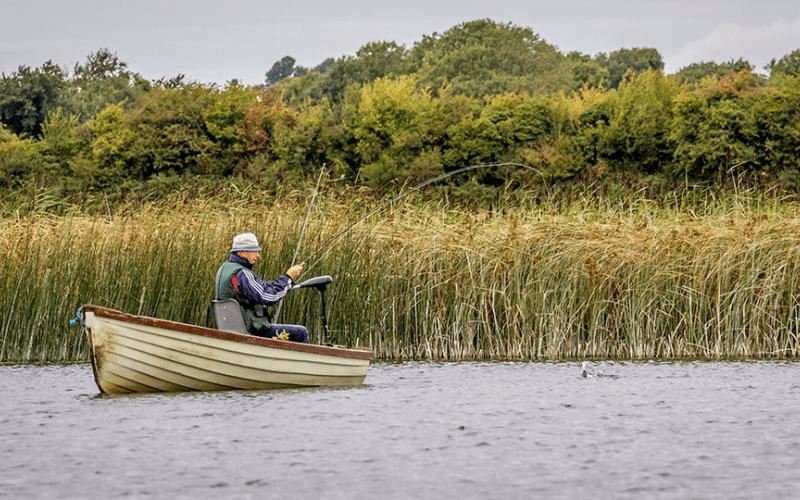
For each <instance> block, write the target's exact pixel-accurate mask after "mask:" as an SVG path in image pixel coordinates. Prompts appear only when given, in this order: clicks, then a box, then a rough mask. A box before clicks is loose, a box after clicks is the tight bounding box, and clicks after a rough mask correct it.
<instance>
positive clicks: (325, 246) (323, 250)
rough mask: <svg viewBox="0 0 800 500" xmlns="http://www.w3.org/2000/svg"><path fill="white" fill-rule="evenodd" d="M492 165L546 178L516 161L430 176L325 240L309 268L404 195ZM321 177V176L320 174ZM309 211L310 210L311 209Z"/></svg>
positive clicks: (479, 165) (474, 166) (312, 256)
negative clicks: (346, 236)
mask: <svg viewBox="0 0 800 500" xmlns="http://www.w3.org/2000/svg"><path fill="white" fill-rule="evenodd" d="M490 167H516V168H524V169H527V170H531V171H533V172H536V173H537V174H538V175H539V176H540V177H542V179H543V180H544V178H545V177H544V174H542V172H540V171H539V170H538V169H536V168H534V167H531V166H530V165H525V164H524V163H515V162H499V163H482V164H478V165H470V166H468V167H462V168H459V169H457V170H453V171H451V172H447V173H444V174H441V175H439V176H436V177H432V178H430V179H428V180H426V181H424V182H422V183H420V184H417V185H416V186H414V187H412V188H409V189H408V190H406V191H403V192H401V193H400V194H398V195H397V196H395V197H394V198H392V199H390V200H388V201H386V202H384V203H382V204H380V205H378V206H377V207H376V208H374V209H373V210H371V211H370V212H369V213H367V214H366V215H365V216H363V217H361V218H360V219H358V220H357V221H355V222H353V223H352V224H350V225H349V226H347V227H346V228H344V229H343V230H342V231H340V232H339V233H337V234H336V235H335V236H333V238H331V239H330V240H328V241H327V242H325V244H323V245H322V247H320V249H319V250H317V251H316V252H314V253H313V254H312V255H311V257H310V258H309V259H308V260H309V261H313V262H312V264H311V265H309V266H308V269H312V268H313V267H314V266H316V265H317V264H319V263H320V261H321V260H322V259H323V258H324V257H325V255H326V254H327V252H328V250H330V248H331V246H332V245H333V244H334V243H335V242H337V241H338V240H339V239H340V238H342V237H343V236H344V235H346V234H347V233H348V232H350V230H351V229H353V227H355V226H357V225H358V224H360V223H362V222H364V221H365V220H367V219H369V218H370V217H372V216H373V215H375V214H377V213H379V212H380V211H382V210H383V209H384V208H386V207H388V206H390V205H393V204H394V203H396V202H397V201H398V200H399V199H401V198H403V197H405V196H407V195H409V194H411V193H414V192H416V191H419V190H420V189H422V188H424V187H425V186H428V185H430V184H433V183H435V182H439V181H441V180H444V179H447V178H448V177H451V176H453V175H457V174H461V173H464V172H469V171H471V170H478V169H480V168H490ZM320 178H321V176H320ZM317 189H319V181H318V182H317ZM315 195H316V193H315ZM312 203H313V200H312ZM309 212H310V211H309ZM306 222H308V214H306ZM301 237H302V233H301ZM299 248H300V242H298V246H297V250H299ZM320 254H321V255H320ZM295 256H297V251H295ZM292 262H293V263H294V260H293V261H292Z"/></svg>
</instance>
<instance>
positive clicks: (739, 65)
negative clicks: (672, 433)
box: [675, 58, 753, 83]
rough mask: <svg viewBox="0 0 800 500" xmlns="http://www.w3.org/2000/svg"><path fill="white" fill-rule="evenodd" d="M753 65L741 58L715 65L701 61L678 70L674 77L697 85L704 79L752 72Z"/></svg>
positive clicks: (714, 63)
mask: <svg viewBox="0 0 800 500" xmlns="http://www.w3.org/2000/svg"><path fill="white" fill-rule="evenodd" d="M752 70H753V65H752V64H750V63H749V62H747V61H745V60H744V59H742V58H739V59H738V60H736V61H734V60H731V61H730V62H726V63H716V62H713V61H703V62H699V63H692V64H689V65H688V66H684V67H683V68H681V69H679V70H678V72H677V73H675V75H676V76H678V77H679V78H681V79H683V80H685V81H687V82H689V83H699V82H700V81H702V80H703V79H705V78H715V79H720V78H722V77H723V76H726V75H730V74H731V73H738V72H740V71H752Z"/></svg>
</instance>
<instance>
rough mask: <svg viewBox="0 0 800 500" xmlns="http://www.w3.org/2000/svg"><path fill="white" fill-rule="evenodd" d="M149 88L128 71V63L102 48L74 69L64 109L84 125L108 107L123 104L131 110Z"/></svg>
mask: <svg viewBox="0 0 800 500" xmlns="http://www.w3.org/2000/svg"><path fill="white" fill-rule="evenodd" d="M150 87H151V84H150V83H149V82H148V81H147V80H145V79H143V78H142V77H141V75H139V74H138V73H133V72H131V71H129V70H128V63H126V62H124V61H121V60H120V59H119V57H117V55H116V54H114V53H112V52H111V51H110V50H108V49H106V48H103V49H100V50H98V51H97V52H91V53H89V55H88V56H87V58H86V62H85V63H83V64H76V65H75V69H74V71H73V79H72V80H71V81H70V86H69V89H68V90H69V92H67V93H65V101H67V102H65V107H66V108H67V109H69V111H70V112H71V113H73V114H76V115H77V116H78V117H79V119H80V121H81V122H86V121H87V120H90V119H91V118H93V117H94V116H95V115H96V114H97V113H99V112H100V111H101V110H103V109H105V108H106V107H107V106H109V105H111V104H118V103H123V102H126V103H127V104H126V106H128V107H129V106H131V105H132V104H133V102H134V100H135V99H136V98H137V97H138V96H141V95H143V94H144V93H145V92H146V91H147V90H148V89H149V88H150Z"/></svg>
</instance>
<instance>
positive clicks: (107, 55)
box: [72, 48, 130, 81]
mask: <svg viewBox="0 0 800 500" xmlns="http://www.w3.org/2000/svg"><path fill="white" fill-rule="evenodd" d="M127 68H128V63H126V62H124V61H121V60H120V58H119V57H117V54H116V53H112V52H111V51H110V50H108V49H107V48H102V49H100V50H98V51H97V52H90V53H89V55H88V56H87V57H86V62H85V63H84V64H79V63H75V68H74V70H73V72H72V73H73V77H74V79H75V80H83V81H90V80H105V79H107V78H117V77H119V76H123V75H125V76H127V75H130V73H129V72H128V70H127Z"/></svg>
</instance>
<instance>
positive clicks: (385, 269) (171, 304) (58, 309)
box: [0, 19, 800, 362]
mask: <svg viewBox="0 0 800 500" xmlns="http://www.w3.org/2000/svg"><path fill="white" fill-rule="evenodd" d="M775 57H776V58H777V59H774V60H773V61H772V62H771V63H770V64H769V65H768V67H766V68H764V70H765V71H766V73H760V72H758V70H756V69H755V68H754V67H753V66H752V65H751V64H750V63H748V62H747V61H743V60H741V59H739V60H737V61H733V60H731V61H730V62H723V63H717V62H708V61H705V62H697V63H693V64H690V65H688V66H686V67H684V68H681V69H680V70H678V71H677V72H675V73H674V74H665V73H664V63H663V60H662V58H661V55H660V54H659V53H658V51H657V50H655V49H653V48H647V47H639V48H620V49H619V50H615V51H612V52H609V53H607V54H606V53H599V54H596V55H588V54H581V53H579V52H570V53H563V52H561V51H560V50H559V49H558V48H557V46H555V45H552V44H551V43H549V42H547V41H545V40H544V39H542V38H541V37H540V36H539V35H538V34H536V33H535V32H533V30H532V29H530V28H525V27H519V26H515V25H513V24H511V23H497V22H494V21H492V20H489V19H479V20H474V21H467V22H464V23H462V24H459V25H457V26H453V27H452V28H450V29H448V30H446V31H445V32H443V33H433V34H431V35H425V36H423V37H422V39H421V40H419V41H418V42H416V43H414V44H413V46H411V47H409V48H406V47H405V46H402V45H398V44H396V43H394V42H385V41H384V42H371V43H367V44H366V45H364V46H363V47H362V48H361V49H359V50H358V51H357V53H356V54H355V55H354V56H342V57H340V58H338V59H333V58H330V59H327V60H326V61H324V62H323V63H322V64H320V65H319V66H317V67H315V68H310V69H309V68H303V67H299V66H296V65H295V60H294V59H293V58H292V57H290V56H286V57H284V58H283V59H281V60H280V61H277V62H276V63H275V65H273V67H272V68H270V69H269V70H268V71H266V72H265V81H264V85H253V86H249V85H242V84H241V83H240V82H238V81H236V80H231V81H229V82H226V83H225V84H224V85H220V84H210V85H204V84H200V83H197V82H191V81H187V79H186V78H185V77H184V75H176V76H175V77H173V78H166V77H165V78H161V79H159V80H156V81H148V80H147V79H145V78H143V77H142V76H141V75H140V74H138V73H136V72H135V71H134V70H133V69H132V68H129V67H128V64H127V63H126V62H124V61H122V60H121V59H119V58H118V57H117V55H116V54H115V53H113V52H111V51H110V50H109V49H107V48H104V49H100V50H98V51H97V52H92V53H90V54H89V55H88V57H87V59H86V61H84V62H82V63H78V64H75V66H74V68H73V69H72V71H70V70H69V69H66V68H62V67H60V66H58V65H57V64H55V63H53V62H52V61H47V62H45V63H43V64H42V65H41V66H40V67H37V68H31V67H27V66H20V67H19V69H18V70H17V71H16V72H14V73H12V74H10V75H5V74H3V75H0V270H2V275H0V276H2V278H0V362H6V361H18V362H67V361H75V360H85V359H86V340H85V339H84V338H83V335H81V334H79V333H77V332H75V331H73V332H70V331H69V330H68V328H67V322H68V320H69V318H71V317H72V316H73V315H74V313H75V309H76V308H77V307H78V306H79V305H81V304H84V303H95V304H98V305H102V306H106V307H111V308H115V309H120V310H122V311H125V312H128V313H134V314H142V315H146V316H155V317H160V318H165V319H170V320H176V321H182V322H186V323H193V324H200V325H208V324H209V317H208V308H209V303H210V300H211V298H212V291H213V287H212V284H213V276H214V273H215V272H216V269H217V267H218V266H219V264H220V263H221V262H222V261H223V260H224V259H225V258H226V255H227V249H228V248H229V244H230V241H231V238H232V237H233V235H234V234H235V233H237V232H241V231H252V232H254V233H256V234H257V235H258V236H259V238H261V239H262V240H263V241H268V242H270V243H271V244H270V247H269V248H268V249H267V251H266V252H265V253H264V256H263V259H262V261H261V262H260V263H259V266H258V271H259V272H260V273H261V274H262V275H264V276H276V275H277V274H278V273H281V272H283V271H285V269H286V266H287V264H288V263H289V262H290V261H291V260H292V257H293V255H294V252H295V248H296V246H297V241H298V239H299V237H300V234H304V241H303V244H302V247H301V251H300V256H299V258H300V259H301V260H306V261H307V262H308V264H309V266H310V268H307V271H306V276H311V275H313V274H330V275H332V276H333V277H334V279H335V281H334V283H333V285H332V287H331V288H330V292H329V293H328V294H326V296H327V297H328V299H329V304H328V310H329V311H330V318H329V319H330V321H329V324H330V327H331V334H332V335H333V337H334V340H335V341H336V342H337V343H341V344H348V345H368V346H370V347H372V348H373V349H374V351H375V353H376V357H377V359H379V360H410V359H435V360H467V359H521V360H524V359H564V360H566V359H588V358H612V359H683V358H693V359H695V358H700V359H718V358H741V357H746V358H759V359H761V358H763V359H794V358H797V357H798V354H799V352H798V350H799V349H800V347H799V346H798V335H799V333H798V332H799V330H800V325H798V323H800V306H799V305H798V294H800V292H798V286H799V285H798V281H799V280H800V270H798V252H800V250H798V238H800V236H799V235H800V231H798V229H799V228H798V225H799V224H800V222H798V218H797V211H798V207H800V204H798V193H800V171H799V170H798V158H800V113H799V112H798V110H800V49H797V50H794V51H792V52H790V53H788V54H785V55H780V54H775ZM265 69H266V68H265ZM501 165H503V166H501ZM511 165H514V166H517V167H521V166H524V167H525V168H511V167H510V166H511ZM471 166H481V167H483V166H486V167H487V168H480V169H474V170H472V169H471ZM507 167H508V168H507ZM465 168H468V169H470V170H469V171H466V170H464V169H465ZM443 176H447V179H446V181H445V182H440V183H433V184H432V185H430V186H426V187H425V189H424V190H423V191H420V192H418V193H414V194H413V195H410V196H406V197H403V198H402V199H399V200H397V202H393V201H392V200H393V199H394V198H393V196H395V195H396V194H398V193H403V192H405V191H406V190H407V189H409V188H410V187H411V186H420V185H421V183H422V184H425V183H426V182H427V181H429V180H435V179H440V178H442V177H443ZM316 179H324V182H323V183H322V186H323V187H322V193H321V195H320V196H319V200H318V201H317V203H315V205H314V210H313V211H311V212H310V218H309V219H308V221H309V222H308V227H307V228H306V229H307V230H306V231H304V232H303V231H301V229H303V228H304V225H305V224H304V221H305V220H306V211H307V208H308V206H309V200H310V199H311V194H310V193H311V192H313V191H314V190H313V189H312V188H311V186H314V185H315V184H314V181H315V180H316ZM387 202H389V203H388V205H387V207H386V209H385V210H381V211H380V212H378V213H376V214H374V216H371V217H369V218H368V219H366V220H365V221H364V222H363V223H359V224H356V225H355V226H354V227H352V230H347V229H348V228H349V226H350V225H351V224H353V223H354V222H355V221H358V220H359V219H360V218H362V217H364V216H365V215H367V214H369V212H370V210H371V209H373V208H374V207H379V206H381V204H382V203H387ZM302 292H303V291H302V290H301V291H298V293H292V295H291V297H290V298H289V299H288V300H287V301H286V304H285V306H284V307H282V309H281V318H280V319H281V320H286V321H293V322H295V321H296V322H303V323H306V324H307V325H308V326H309V329H310V330H311V331H312V332H314V331H316V329H317V327H316V326H315V323H314V322H315V321H318V319H317V318H318V314H319V311H318V307H319V304H318V297H315V296H314V294H313V293H302Z"/></svg>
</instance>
